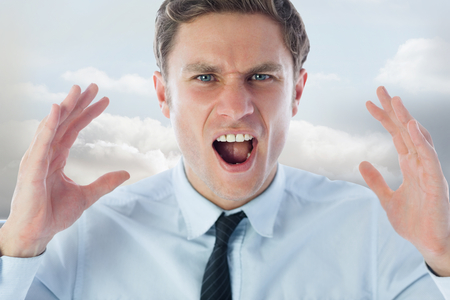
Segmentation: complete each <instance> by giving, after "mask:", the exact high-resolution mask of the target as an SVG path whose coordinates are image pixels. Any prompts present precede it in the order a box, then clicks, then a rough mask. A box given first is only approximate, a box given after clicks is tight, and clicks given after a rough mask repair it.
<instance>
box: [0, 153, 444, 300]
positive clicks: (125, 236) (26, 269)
mask: <svg viewBox="0 0 450 300" xmlns="http://www.w3.org/2000/svg"><path fill="white" fill-rule="evenodd" d="M240 210H243V211H244V212H245V213H246V215H247V218H245V219H244V220H242V221H241V223H240V224H239V225H238V227H237V228H236V230H235V232H234V233H233V235H232V236H231V238H230V241H229V248H228V251H229V253H228V259H229V266H230V275H231V285H232V293H233V299H234V300H239V299H241V300H264V299H274V300H279V299H288V300H291V299H305V300H306V299H314V300H316V299H320V300H338V299H339V300H344V299H349V300H350V299H351V300H361V299H380V300H389V299H397V300H400V299H408V300H411V299H420V300H434V299H444V297H446V298H445V299H450V278H439V277H436V276H434V275H433V274H431V273H430V272H429V270H427V267H426V265H425V263H424V261H423V258H422V256H421V255H420V253H419V252H418V251H417V250H416V249H415V248H414V247H413V246H412V245H411V244H410V243H409V242H407V241H405V240H404V239H402V238H401V237H400V236H398V235H397V233H396V232H395V231H394V230H393V229H392V227H391V225H390V224H389V222H388V220H387V217H386V214H385V213H384V211H383V209H382V208H381V207H380V205H379V201H378V199H377V198H376V196H375V195H374V194H373V193H372V191H370V190H369V189H367V188H364V187H362V186H359V185H356V184H351V183H348V182H343V181H330V180H328V179H327V178H325V177H322V176H318V175H315V174H311V173H308V172H305V171H301V170H297V169H294V168H290V167H286V166H283V165H278V171H277V174H276V176H275V178H274V180H273V182H272V183H271V185H270V186H269V187H268V188H267V190H266V191H265V192H264V193H262V194H261V195H260V196H258V197H257V198H255V199H254V200H252V201H250V202H249V203H247V204H245V205H244V206H242V207H240V208H238V209H235V210H232V211H226V212H225V213H226V214H232V213H235V212H237V211H240ZM222 211H223V210H222V209H220V208H219V207H217V206H215V205H214V204H213V203H211V202H210V201H208V200H207V199H205V198H203V197H202V196H201V195H200V194H199V193H197V191H196V190H195V189H193V188H192V186H191V185H190V183H189V181H188V180H187V178H186V175H185V172H184V166H183V163H182V161H180V163H179V164H178V165H177V166H176V167H175V168H174V169H172V170H169V171H166V172H164V173H161V174H158V175H156V176H152V177H150V178H147V179H144V180H142V181H140V182H138V183H136V184H133V185H129V186H124V187H121V188H118V189H116V191H114V192H113V193H111V194H109V195H107V196H105V197H103V198H102V199H101V200H100V201H99V202H97V203H96V204H94V205H93V206H92V207H91V208H89V209H88V210H87V211H86V212H85V213H84V214H83V215H82V217H81V218H80V219H79V220H78V221H77V222H76V223H75V224H74V225H73V226H72V227H70V228H69V229H67V230H65V231H63V232H61V233H59V234H57V235H56V236H55V238H54V239H53V240H52V241H51V242H50V244H49V245H48V247H47V250H46V252H45V253H44V254H42V255H40V256H38V257H34V258H12V257H2V258H1V261H0V299H8V300H9V299H11V300H20V299H24V298H26V299H82V300H88V299H132V300H138V299H158V300H171V299H176V300H180V299H183V300H184V299H192V300H194V299H195V300H198V299H199V297H200V290H201V282H202V277H203V272H204V268H205V266H206V263H207V261H208V258H209V255H210V254H211V251H212V249H213V246H214V241H215V232H214V231H215V229H214V223H215V221H216V220H217V218H218V217H219V215H220V214H221V213H222Z"/></svg>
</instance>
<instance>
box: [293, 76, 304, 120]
mask: <svg viewBox="0 0 450 300" xmlns="http://www.w3.org/2000/svg"><path fill="white" fill-rule="evenodd" d="M307 79H308V73H306V70H305V69H301V70H300V74H299V76H298V79H297V82H296V83H295V87H294V89H295V97H294V101H293V103H292V116H295V115H296V114H297V112H298V105H299V104H300V98H301V97H302V93H303V89H304V88H305V84H306V80H307Z"/></svg>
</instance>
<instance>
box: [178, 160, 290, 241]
mask: <svg viewBox="0 0 450 300" xmlns="http://www.w3.org/2000/svg"><path fill="white" fill-rule="evenodd" d="M173 185H174V191H175V197H176V198H177V201H178V203H179V205H180V209H181V213H182V215H183V218H184V221H185V222H186V227H187V233H188V236H187V238H188V239H189V240H191V239H194V238H196V237H199V236H201V235H203V234H204V233H205V232H206V231H208V229H210V228H211V226H212V225H214V223H215V222H216V220H217V219H218V218H219V216H220V215H221V213H222V212H225V214H226V215H228V214H233V213H235V212H238V211H241V210H242V211H244V212H245V214H246V215H247V218H248V219H249V221H250V224H251V225H252V227H253V229H254V230H255V231H256V232H257V233H258V234H260V235H262V236H264V237H269V238H271V237H272V236H273V227H274V226H275V220H276V216H277V214H278V209H279V207H280V203H281V200H282V197H283V191H284V188H285V175H284V170H283V167H282V166H281V165H280V164H278V166H277V173H276V175H275V178H274V179H273V180H272V183H271V184H270V185H269V187H268V188H267V189H266V190H265V191H264V192H263V193H262V194H261V195H259V196H258V197H256V198H255V199H253V200H251V201H250V202H248V203H246V204H245V205H243V206H241V207H238V208H236V209H233V210H230V211H226V210H223V209H221V208H220V207H218V206H217V205H215V204H214V203H212V202H211V201H209V200H208V199H206V198H205V197H203V196H202V195H201V194H199V193H198V192H197V191H196V190H195V189H194V188H193V187H192V185H191V184H190V182H189V180H188V179H187V177H186V173H185V169H184V162H183V158H181V159H180V161H179V162H178V164H177V166H176V167H175V168H174V172H173Z"/></svg>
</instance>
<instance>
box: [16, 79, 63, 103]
mask: <svg viewBox="0 0 450 300" xmlns="http://www.w3.org/2000/svg"><path fill="white" fill-rule="evenodd" d="M12 93H13V96H14V98H16V99H20V100H31V101H39V102H47V103H60V102H61V101H63V100H64V98H66V96H67V93H52V92H50V90H49V89H48V87H47V86H46V85H40V84H33V83H31V82H25V83H18V84H15V85H13V87H12Z"/></svg>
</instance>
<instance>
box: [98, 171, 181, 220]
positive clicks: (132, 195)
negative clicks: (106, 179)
mask: <svg viewBox="0 0 450 300" xmlns="http://www.w3.org/2000/svg"><path fill="white" fill-rule="evenodd" d="M172 172H173V170H172V169H169V170H167V171H164V172H161V173H159V174H156V175H153V176H150V177H147V178H145V179H142V180H140V181H138V182H136V183H133V184H130V185H125V186H121V187H118V188H117V189H115V190H114V191H112V192H111V193H109V194H107V195H105V196H103V197H102V198H100V199H99V200H98V201H97V202H96V203H95V204H94V205H93V206H92V207H91V208H90V209H89V210H90V211H91V212H93V211H102V210H105V209H107V210H110V209H113V210H115V211H122V212H123V213H126V211H127V210H131V209H133V207H134V206H136V205H144V206H147V205H149V204H150V203H152V204H151V205H154V203H158V202H164V201H168V200H169V199H170V198H173V185H172Z"/></svg>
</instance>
